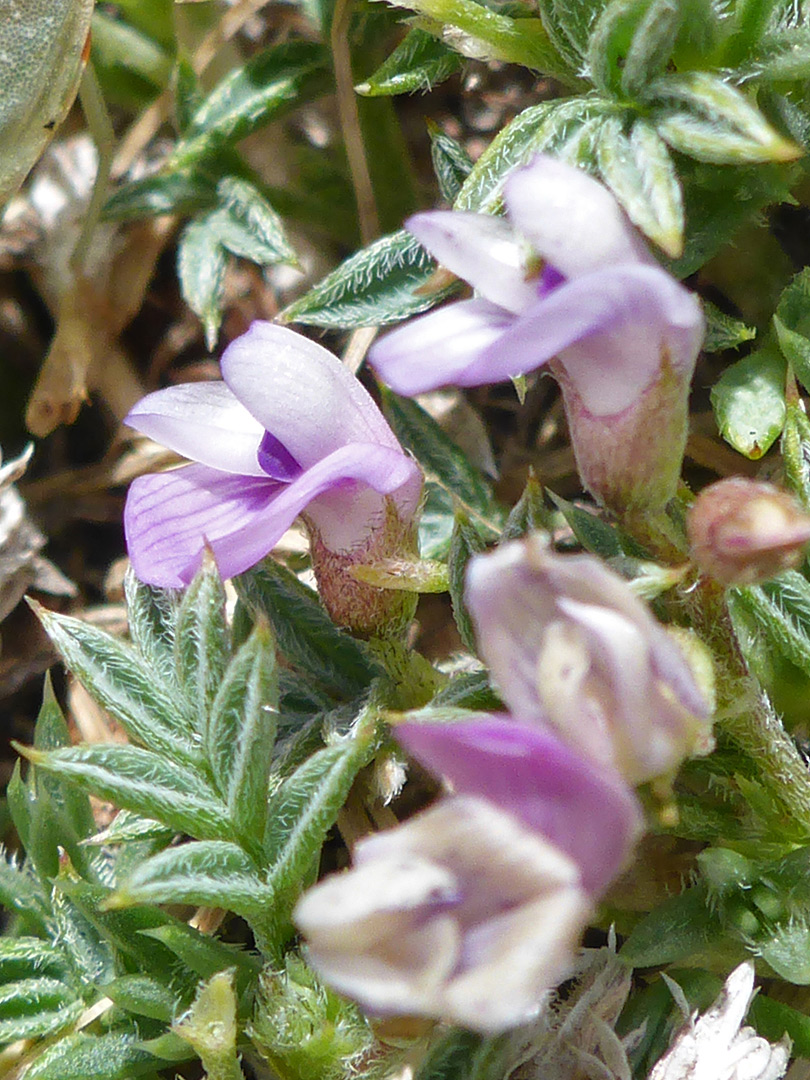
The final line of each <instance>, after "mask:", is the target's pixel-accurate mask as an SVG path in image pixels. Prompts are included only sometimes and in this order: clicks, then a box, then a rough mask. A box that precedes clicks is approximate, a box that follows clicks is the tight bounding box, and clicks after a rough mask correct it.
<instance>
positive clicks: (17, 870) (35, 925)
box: [0, 850, 49, 933]
mask: <svg viewBox="0 0 810 1080" xmlns="http://www.w3.org/2000/svg"><path fill="white" fill-rule="evenodd" d="M0 905H1V906H2V907H4V908H5V909H6V911H8V912H11V913H13V914H14V915H17V916H19V917H20V919H21V920H22V921H23V923H24V925H25V926H26V929H30V930H37V931H39V932H40V933H44V932H45V929H46V925H47V919H48V915H49V910H48V907H49V905H48V902H47V899H46V896H45V893H44V892H43V890H42V886H41V885H40V884H39V882H38V881H37V880H36V879H35V877H34V875H33V873H32V872H31V869H30V867H29V866H27V865H25V866H18V865H17V864H16V863H15V862H9V861H8V859H7V857H6V856H5V855H4V853H3V852H2V851H1V850H0Z"/></svg>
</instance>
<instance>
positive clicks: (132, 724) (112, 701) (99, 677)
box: [34, 605, 199, 762]
mask: <svg viewBox="0 0 810 1080" xmlns="http://www.w3.org/2000/svg"><path fill="white" fill-rule="evenodd" d="M34 610H35V611H36V612H37V614H38V616H39V618H40V620H41V622H42V625H43V626H44V627H45V630H46V632H47V634H48V636H49V637H50V639H51V641H52V642H53V643H54V645H55V647H56V649H57V651H58V653H59V655H60V656H61V657H62V660H63V661H64V663H65V666H66V667H67V668H68V670H69V671H71V672H72V673H73V674H74V675H75V676H76V678H77V679H78V680H79V681H80V682H81V683H82V685H83V686H84V687H85V689H86V690H87V691H88V692H89V693H90V694H91V695H92V696H93V698H94V699H95V700H96V701H97V702H98V703H99V704H100V705H103V706H104V708H105V709H109V711H110V712H111V713H112V714H113V716H115V717H116V719H118V720H119V721H120V722H121V724H122V726H123V727H124V729H125V730H126V732H127V734H128V735H129V736H130V738H131V739H133V740H134V741H135V742H138V743H141V744H142V745H143V746H146V747H149V748H150V749H152V750H155V751H156V752H158V753H163V754H166V755H167V756H168V757H170V758H172V759H177V760H180V761H186V762H197V761H198V760H199V751H198V750H197V748H196V747H195V745H194V743H193V742H192V739H191V735H190V722H189V718H188V713H187V706H186V705H185V702H183V701H182V700H181V699H179V698H178V696H177V695H175V694H173V693H172V692H171V690H170V689H169V687H168V686H166V685H165V684H164V683H162V682H161V680H160V678H159V676H158V674H157V672H155V671H152V670H150V669H149V668H148V667H147V665H146V664H145V663H144V662H143V661H142V660H141V658H140V657H139V656H138V655H137V654H136V653H135V651H134V650H133V649H132V648H131V647H130V646H128V645H126V644H124V643H123V642H121V641H118V640H117V639H116V638H114V637H112V636H111V635H110V634H106V633H104V631H103V630H99V629H97V628H96V627H95V626H91V625H90V624H89V623H84V622H81V620H79V619H74V618H72V617H70V616H69V615H57V614H56V613H55V612H52V611H46V609H45V608H42V607H39V605H37V606H36V607H35V608H34Z"/></svg>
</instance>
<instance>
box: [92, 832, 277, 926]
mask: <svg viewBox="0 0 810 1080" xmlns="http://www.w3.org/2000/svg"><path fill="white" fill-rule="evenodd" d="M270 896H271V893H270V890H269V889H267V888H266V887H265V884H264V882H263V880H262V878H261V875H260V874H259V871H258V868H257V866H256V864H255V863H254V862H253V860H252V859H251V858H250V857H249V856H248V855H246V854H245V852H244V851H243V850H242V849H241V848H240V847H237V845H236V844H230V843H226V842H224V841H216V840H209V841H199V842H196V843H190V844H182V845H181V846H180V847H173V848H167V849H166V850H165V851H160V852H158V854H157V855H153V856H152V857H151V858H149V859H146V860H145V861H144V862H143V863H142V864H141V865H140V866H139V867H138V868H137V870H136V871H135V872H134V873H133V874H131V875H130V877H129V878H127V880H126V881H125V882H124V883H123V884H122V885H120V886H119V887H118V889H117V890H116V891H115V892H114V893H113V894H112V896H111V897H110V899H109V900H108V902H107V907H108V908H122V907H128V906H130V905H131V904H144V903H148V904H207V905H209V906H211V907H224V908H227V909H228V910H229V911H233V912H235V913H236V914H237V915H242V916H244V917H245V918H247V919H250V918H251V916H253V915H255V914H256V912H257V910H259V909H261V908H262V907H263V906H264V905H266V904H267V903H268V902H269V901H270Z"/></svg>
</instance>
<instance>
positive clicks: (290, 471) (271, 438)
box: [257, 431, 301, 483]
mask: <svg viewBox="0 0 810 1080" xmlns="http://www.w3.org/2000/svg"><path fill="white" fill-rule="evenodd" d="M257 456H258V459H259V464H260V465H261V467H262V471H263V472H264V473H266V474H267V476H269V477H271V478H272V479H273V480H283V481H284V482H285V483H289V481H290V480H295V478H296V477H298V476H300V475H301V466H300V465H299V464H298V462H297V461H296V460H295V458H294V457H293V456H292V454H291V453H290V451H289V450H288V449H287V447H286V446H285V445H284V443H282V442H279V440H278V439H277V438H276V437H275V435H271V434H270V432H269V431H265V433H264V435H263V436H262V441H261V442H260V443H259V450H258V455H257Z"/></svg>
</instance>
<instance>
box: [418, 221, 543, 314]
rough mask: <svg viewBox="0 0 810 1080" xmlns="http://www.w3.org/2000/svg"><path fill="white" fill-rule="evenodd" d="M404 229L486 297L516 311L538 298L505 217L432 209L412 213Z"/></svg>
mask: <svg viewBox="0 0 810 1080" xmlns="http://www.w3.org/2000/svg"><path fill="white" fill-rule="evenodd" d="M405 228H406V229H407V230H408V232H411V233H413V235H414V236H415V237H416V238H417V240H419V242H420V243H421V244H423V245H424V246H425V247H426V248H427V249H428V251H429V252H430V253H431V255H434V256H435V257H436V258H437V259H438V260H439V262H440V263H441V264H442V266H446V267H447V269H448V270H452V272H453V273H454V274H458V276H459V277H462V278H464V280H465V281H469V283H470V285H472V286H473V288H474V289H477V290H478V292H479V293H480V294H481V296H482V297H483V298H484V299H485V300H489V301H491V302H492V303H493V304H497V305H498V306H499V307H502V308H506V310H507V311H511V312H513V313H515V314H519V313H520V312H521V311H523V310H524V308H526V307H528V306H529V304H531V302H532V301H533V300H534V298H535V295H536V292H535V286H534V284H533V283H532V282H529V281H527V280H526V269H525V266H524V260H523V253H522V251H521V249H520V245H519V244H518V243H517V242H516V240H515V235H514V231H513V230H512V229H511V228H510V226H509V225H508V224H507V223H506V222H505V221H504V220H503V219H502V218H496V217H492V216H491V215H489V214H468V213H461V212H460V211H457V210H433V211H428V212H427V213H424V214H414V216H413V217H411V218H408V220H407V221H406V222H405Z"/></svg>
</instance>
